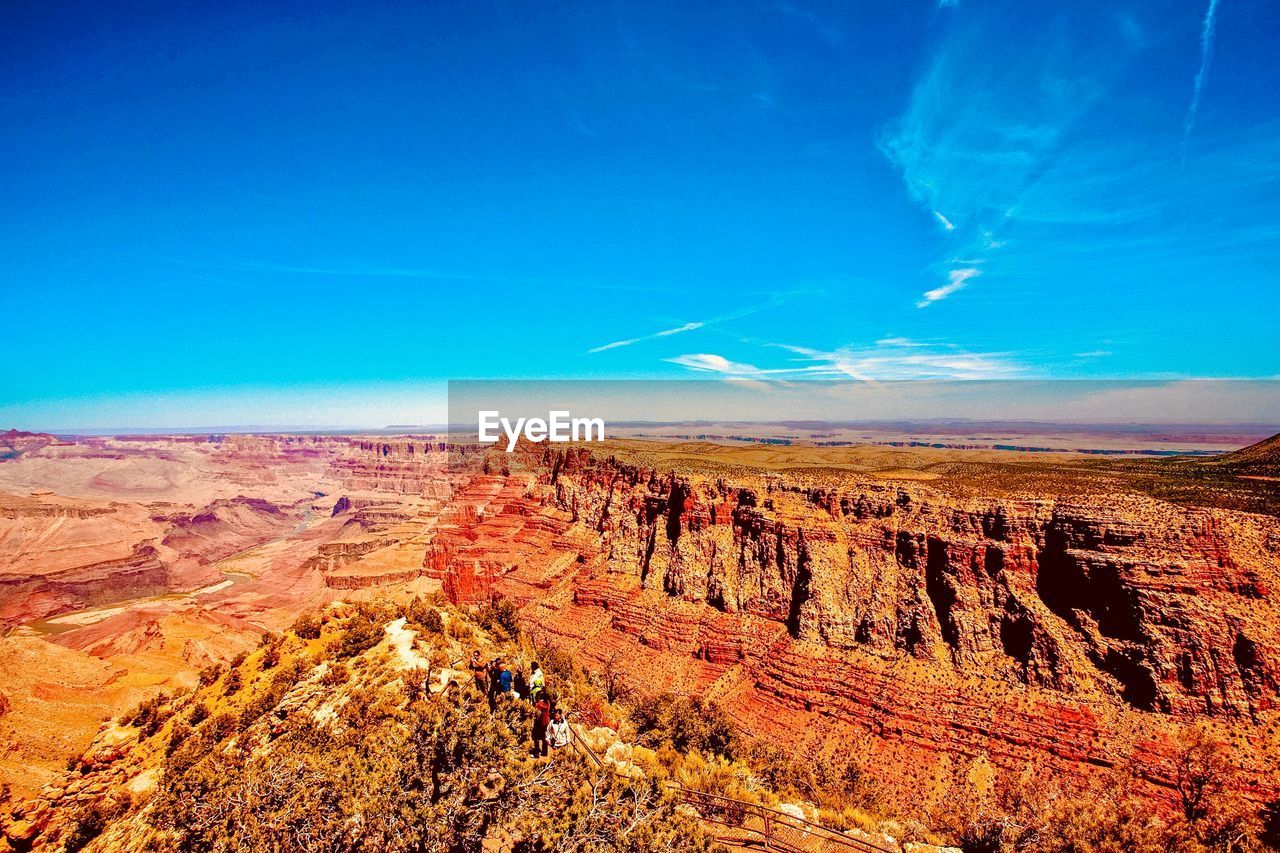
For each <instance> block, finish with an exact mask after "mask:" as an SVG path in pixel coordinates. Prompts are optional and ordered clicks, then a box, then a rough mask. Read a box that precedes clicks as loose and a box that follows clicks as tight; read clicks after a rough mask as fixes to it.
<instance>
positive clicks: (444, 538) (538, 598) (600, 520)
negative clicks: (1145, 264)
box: [425, 452, 1280, 800]
mask: <svg viewBox="0 0 1280 853" xmlns="http://www.w3.org/2000/svg"><path fill="white" fill-rule="evenodd" d="M1063 491H1064V492H1068V493H1066V494H1053V493H1047V492H1046V491H1045V490H1043V489H1040V490H1039V491H1037V492H1033V493H1025V494H1020V493H1018V491H1017V490H1016V489H1015V490H1009V489H1003V488H1002V489H1000V490H999V493H998V495H996V496H991V497H986V496H983V495H982V493H981V491H980V490H975V489H966V490H964V493H963V494H957V493H955V492H954V491H950V492H949V491H947V490H943V489H940V488H935V487H934V486H932V485H927V484H921V483H915V482H901V483H898V482H886V481H877V480H875V479H874V478H869V477H861V478H860V477H856V476H842V477H827V476H820V475H819V476H815V475H808V474H805V475H796V474H785V473H784V474H767V475H762V474H759V473H752V472H736V473H734V474H732V475H718V474H715V473H713V472H711V471H707V470H700V469H699V467H698V466H697V465H696V464H677V465H666V466H664V465H655V466H645V465H638V464H634V463H630V462H620V461H617V460H616V459H609V458H605V457H603V456H602V455H596V456H592V455H588V454H586V453H570V454H568V455H558V454H555V453H554V452H549V453H543V454H540V455H537V456H536V457H533V458H531V471H530V472H529V473H528V474H527V475H522V476H514V475H513V476H512V477H506V478H504V477H495V476H487V477H477V478H475V479H474V480H472V481H471V482H470V483H469V484H468V485H467V486H465V487H464V488H461V489H459V491H458V492H457V493H456V494H455V496H454V499H453V502H452V503H451V505H450V509H449V516H448V518H447V519H442V524H441V528H440V532H439V534H438V535H437V537H436V539H435V540H434V541H433V542H432V544H431V546H429V548H428V551H427V554H426V559H425V564H426V566H427V568H428V571H429V572H432V573H434V574H436V575H438V576H439V577H441V578H442V580H443V583H444V587H445V589H446V590H447V591H448V592H449V594H450V595H451V596H452V597H453V598H454V599H455V600H460V601H482V600H486V599H488V598H490V597H493V596H508V597H511V598H513V599H515V600H516V601H517V602H519V603H521V604H522V605H523V613H524V614H525V616H526V619H528V620H529V621H530V623H531V624H532V625H534V626H536V627H535V630H537V631H539V632H541V633H542V634H544V635H545V636H547V637H549V638H554V639H555V640H556V641H557V642H559V643H561V644H563V645H565V646H567V647H569V648H571V649H572V650H574V651H576V652H577V653H579V654H581V655H582V656H583V657H585V658H586V659H589V660H591V661H593V662H594V663H595V665H597V666H610V667H619V668H621V670H622V671H623V673H624V675H625V676H626V677H629V678H630V679H631V680H633V681H634V682H635V683H636V684H637V685H638V686H642V687H645V688H647V689H651V690H664V689H671V690H678V691H688V692H696V693H703V694H706V695H709V696H710V697H711V698H713V699H716V700H717V701H720V702H721V703H723V704H724V705H726V707H727V708H728V709H729V710H730V712H731V713H732V715H733V716H734V717H735V718H736V719H737V720H738V721H739V722H740V723H741V724H742V725H744V726H745V727H747V728H749V729H751V730H753V731H756V732H757V733H759V734H761V735H762V736H765V737H768V738H772V739H782V740H784V741H786V742H789V743H792V742H793V743H797V744H798V745H799V747H800V748H801V749H802V750H805V751H806V752H808V753H810V754H812V755H814V756H820V755H834V754H835V753H844V752H847V751H848V750H850V749H855V750H856V751H857V752H858V754H860V755H863V756H865V758H866V763H867V765H868V766H867V771H868V772H869V773H871V774H872V775H874V776H876V777H878V778H880V779H881V780H882V781H883V782H884V783H885V784H888V785H891V786H893V787H895V788H897V789H899V790H901V791H903V792H904V793H908V792H909V793H911V794H912V795H915V796H921V795H923V796H940V795H941V788H940V781H939V780H942V779H945V778H947V777H948V776H951V775H954V773H962V772H965V770H964V768H965V767H967V766H968V765H969V764H971V763H972V762H973V761H975V760H978V759H981V760H982V761H984V762H990V763H992V764H994V765H996V766H1005V767H1008V768H1016V767H1019V766H1023V765H1024V764H1025V763H1026V762H1034V763H1036V764H1037V765H1043V766H1045V767H1047V768H1051V769H1052V770H1053V771H1054V772H1066V773H1079V774H1087V773H1092V772H1097V771H1099V770H1100V769H1102V768H1107V767H1111V766H1114V765H1116V764H1122V763H1127V762H1130V761H1134V760H1138V761H1140V762H1141V764H1142V766H1143V771H1142V773H1143V775H1144V776H1145V777H1146V778H1147V779H1148V781H1149V782H1150V786H1151V793H1152V796H1153V797H1154V798H1156V799H1157V800H1159V799H1167V798H1168V797H1169V796H1170V793H1171V789H1170V785H1171V783H1172V780H1173V773H1174V769H1173V767H1172V761H1171V752H1172V746H1171V743H1172V738H1173V737H1174V736H1175V735H1176V733H1177V732H1178V731H1179V730H1180V729H1181V727H1183V726H1184V725H1187V724H1190V723H1191V722H1193V721H1197V720H1208V721H1210V724H1211V725H1214V726H1217V727H1220V728H1222V729H1224V730H1227V731H1230V732H1232V733H1234V734H1235V735H1236V740H1237V742H1238V743H1239V744H1240V745H1241V747H1242V748H1241V749H1240V751H1239V756H1238V758H1239V760H1240V762H1241V765H1242V766H1243V767H1244V768H1245V773H1244V774H1243V775H1242V777H1241V779H1242V781H1241V784H1242V786H1243V787H1244V788H1245V789H1247V790H1248V791H1250V792H1251V793H1252V795H1255V796H1257V797H1259V798H1261V797H1263V796H1264V795H1265V794H1266V793H1267V792H1274V791H1275V789H1276V788H1277V786H1278V785H1280V776H1277V770H1276V768H1275V767H1274V766H1272V764H1271V762H1272V760H1273V759H1272V758H1268V757H1266V756H1267V755H1268V753H1269V754H1270V755H1271V756H1274V755H1276V754H1277V753H1276V750H1275V749H1273V748H1270V747H1273V746H1274V745H1275V744H1272V743H1271V741H1270V740H1269V739H1271V738H1274V737H1275V734H1274V731H1275V723H1276V721H1277V708H1276V702H1277V697H1278V696H1280V647H1278V643H1277V639H1278V637H1280V630H1278V629H1277V627H1276V626H1277V625H1278V624H1280V619H1278V617H1280V612H1278V608H1277V603H1276V599H1275V594H1274V592H1273V591H1274V589H1275V588H1276V579H1277V574H1278V569H1277V560H1278V553H1277V552H1278V551H1280V549H1278V548H1277V547H1276V543H1277V542H1280V535H1277V531H1278V530H1280V524H1278V523H1277V520H1276V519H1275V518H1273V517H1270V516H1263V515H1250V514H1244V513H1237V512H1231V511H1226V510H1219V509H1211V508H1186V507H1180V506H1175V505H1172V504H1169V503H1165V502H1161V501H1158V500H1154V499H1152V498H1149V497H1145V496H1142V495H1138V494H1133V493H1123V492H1107V491H1105V490H1104V491H1093V492H1090V493H1078V492H1079V490H1075V489H1072V490H1067V489H1063ZM1086 491H1087V490H1086ZM1264 746H1265V747H1266V748H1259V747H1264Z"/></svg>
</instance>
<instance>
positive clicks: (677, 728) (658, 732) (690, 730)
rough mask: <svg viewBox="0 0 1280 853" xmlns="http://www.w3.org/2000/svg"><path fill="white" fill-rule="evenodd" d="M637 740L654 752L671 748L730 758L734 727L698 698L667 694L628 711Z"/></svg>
mask: <svg viewBox="0 0 1280 853" xmlns="http://www.w3.org/2000/svg"><path fill="white" fill-rule="evenodd" d="M631 719H632V721H633V722H634V723H635V725H636V731H637V734H638V738H637V739H638V741H639V742H640V743H641V744H642V745H644V746H648V747H651V748H654V749H657V748H659V747H662V746H670V747H671V748H673V749H675V750H676V751H677V752H688V751H689V750H693V749H696V750H698V751H700V752H705V753H707V754H709V755H720V756H724V757H726V758H732V757H733V755H734V743H735V738H734V733H733V727H732V725H730V723H729V721H728V718H726V717H725V716H724V715H723V714H722V713H721V712H720V711H719V709H718V708H716V707H715V706H714V705H710V704H707V703H705V702H703V701H702V700H701V699H696V698H691V697H688V696H676V695H674V694H670V693H664V694H660V695H658V696H652V697H649V698H647V699H644V700H641V701H639V702H637V703H636V704H635V705H634V707H633V708H632V710H631Z"/></svg>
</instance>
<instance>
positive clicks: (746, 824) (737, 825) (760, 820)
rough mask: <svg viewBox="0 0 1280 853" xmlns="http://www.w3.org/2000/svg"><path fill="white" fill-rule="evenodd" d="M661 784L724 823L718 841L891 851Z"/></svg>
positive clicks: (586, 749) (800, 851)
mask: <svg viewBox="0 0 1280 853" xmlns="http://www.w3.org/2000/svg"><path fill="white" fill-rule="evenodd" d="M569 731H570V733H571V734H572V735H573V743H574V746H575V748H576V749H577V750H578V751H579V752H581V753H583V754H585V755H586V756H587V758H588V759H590V761H591V763H592V764H594V765H595V766H596V767H598V768H600V769H603V770H609V768H608V767H607V766H606V765H605V763H604V761H603V760H602V759H601V758H600V756H598V755H596V752H595V750H593V749H592V748H591V746H590V744H588V743H587V741H586V739H585V738H583V737H582V735H581V734H579V733H578V730H577V728H576V727H575V726H574V725H573V724H572V723H571V724H570V725H569ZM610 772H612V771H610ZM665 787H666V789H667V790H668V792H669V793H671V795H672V796H673V797H675V799H676V800H678V801H679V802H681V803H684V804H685V805H688V806H690V807H692V808H693V809H694V810H695V811H696V812H697V813H698V816H699V817H700V818H701V819H702V820H704V821H707V822H708V823H715V824H718V825H720V826H723V827H725V828H726V830H727V832H726V836H727V837H725V838H722V839H720V840H721V841H727V842H731V843H737V844H738V845H739V846H743V847H754V846H759V847H761V848H762V849H765V850H780V851H783V853H827V851H834V853H845V851H856V853H894V849H893V848H891V847H887V846H884V845H880V844H877V843H875V842H873V841H867V840H864V839H862V838H857V837H855V836H852V835H845V834H843V833H840V832H836V831H835V830H834V829H829V828H827V827H825V826H820V825H818V824H816V823H813V822H811V821H807V820H805V819H804V818H801V817H796V816H795V815H792V814H787V813H786V812H783V811H779V810H777V809H771V808H769V807H767V806H762V805H760V804H759V803H752V802H748V801H746V800H735V799H733V798H732V797H725V796H721V795H720V794H710V793H707V792H705V791H695V790H693V789H692V788H686V787H684V786H683V785H680V784H678V783H675V782H669V783H666V785H665Z"/></svg>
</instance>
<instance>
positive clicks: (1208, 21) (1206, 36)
mask: <svg viewBox="0 0 1280 853" xmlns="http://www.w3.org/2000/svg"><path fill="white" fill-rule="evenodd" d="M1217 18H1218V0H1209V8H1208V9H1206V10H1205V13H1204V22H1203V23H1201V25H1200V68H1199V70H1198V71H1196V79H1195V82H1194V83H1193V84H1192V87H1191V103H1190V104H1188V105H1187V117H1186V119H1185V120H1184V121H1183V123H1182V151H1183V153H1182V156H1183V159H1184V160H1185V159H1186V148H1187V140H1188V139H1190V138H1191V128H1193V127H1194V126H1195V123H1196V113H1197V112H1199V110H1200V95H1201V93H1203V92H1204V83H1205V79H1206V78H1207V77H1208V76H1209V63H1210V62H1211V61H1212V60H1213V33H1214V28H1215V26H1216V25H1217Z"/></svg>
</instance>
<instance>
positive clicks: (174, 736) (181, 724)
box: [164, 720, 195, 756]
mask: <svg viewBox="0 0 1280 853" xmlns="http://www.w3.org/2000/svg"><path fill="white" fill-rule="evenodd" d="M194 732H195V730H194V729H192V728H191V724H190V723H188V722H187V721H186V720H178V721H177V722H176V723H174V724H173V728H171V729H170V730H169V740H168V742H167V743H166V744H165V747H164V754H165V755H166V756H168V755H173V753H174V751H175V750H177V748H178V747H180V746H182V744H183V743H184V742H185V741H186V740H187V738H189V737H191V735H192V734H194Z"/></svg>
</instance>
